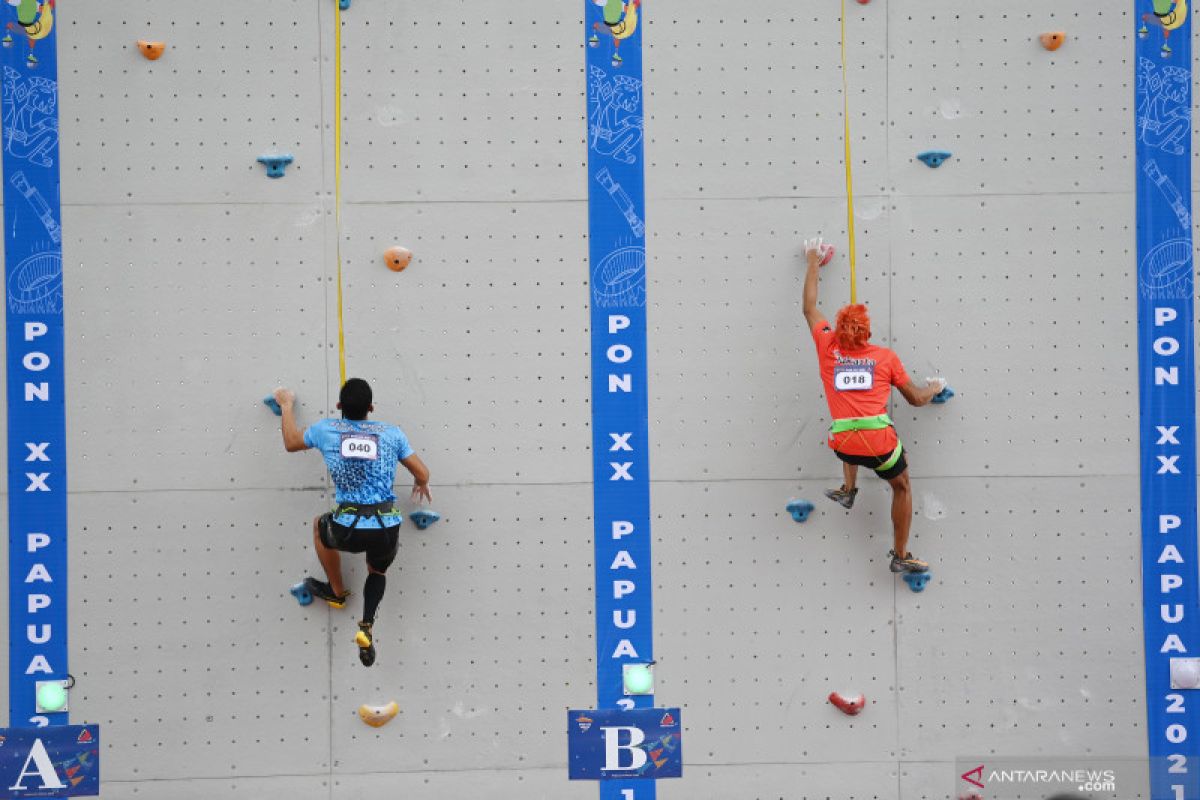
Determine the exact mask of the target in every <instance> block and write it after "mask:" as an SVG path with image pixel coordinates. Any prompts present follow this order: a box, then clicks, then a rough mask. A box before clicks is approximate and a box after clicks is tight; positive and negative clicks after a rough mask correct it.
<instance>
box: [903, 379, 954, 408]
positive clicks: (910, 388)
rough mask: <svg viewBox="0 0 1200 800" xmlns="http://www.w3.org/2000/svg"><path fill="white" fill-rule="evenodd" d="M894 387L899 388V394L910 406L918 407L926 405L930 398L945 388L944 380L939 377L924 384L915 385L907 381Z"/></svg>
mask: <svg viewBox="0 0 1200 800" xmlns="http://www.w3.org/2000/svg"><path fill="white" fill-rule="evenodd" d="M896 388H897V389H899V390H900V394H902V395H904V399H905V400H907V401H908V404H909V405H910V406H918V407H919V406H924V405H928V404H929V401H930V400H932V399H933V398H935V397H937V395H938V393H939V392H940V391H942V389H945V388H946V382H945V381H944V380H941V379H932V380H929V381H927V382H926V383H925V385H924V386H917V385H916V384H915V383H913V382H912V381H909V382H908V383H906V384H904V385H903V386H897V387H896Z"/></svg>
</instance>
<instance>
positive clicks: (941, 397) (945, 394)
mask: <svg viewBox="0 0 1200 800" xmlns="http://www.w3.org/2000/svg"><path fill="white" fill-rule="evenodd" d="M951 397H954V390H953V389H951V388H950V387H949V386H947V387H946V388H945V389H942V390H941V391H940V392H938V393H937V394H935V395H934V396H933V399H932V400H930V401H929V402H931V403H937V404H938V405H939V406H940V405H941V404H942V403H945V402H947V401H948V400H949V399H950V398H951Z"/></svg>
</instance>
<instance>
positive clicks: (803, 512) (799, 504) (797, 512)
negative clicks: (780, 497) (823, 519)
mask: <svg viewBox="0 0 1200 800" xmlns="http://www.w3.org/2000/svg"><path fill="white" fill-rule="evenodd" d="M813 508H815V506H813V504H812V503H810V502H808V501H807V500H792V501H791V502H789V503H788V504H787V510H788V513H789V514H791V515H792V519H794V520H796V522H807V521H808V515H809V514H811V513H812V512H813Z"/></svg>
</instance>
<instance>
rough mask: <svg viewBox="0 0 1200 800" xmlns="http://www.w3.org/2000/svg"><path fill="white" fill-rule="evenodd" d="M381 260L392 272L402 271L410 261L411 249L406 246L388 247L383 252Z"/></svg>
mask: <svg viewBox="0 0 1200 800" xmlns="http://www.w3.org/2000/svg"><path fill="white" fill-rule="evenodd" d="M383 260H384V262H385V263H386V264H387V267H388V269H390V270H391V271H392V272H402V271H403V270H404V268H405V267H407V266H408V262H410V261H412V251H411V250H409V249H408V248H407V247H400V246H396V247H389V248H388V250H387V252H386V253H384V254H383Z"/></svg>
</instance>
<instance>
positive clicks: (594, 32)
mask: <svg viewBox="0 0 1200 800" xmlns="http://www.w3.org/2000/svg"><path fill="white" fill-rule="evenodd" d="M584 20H585V25H586V27H585V32H584V35H585V36H586V37H587V44H588V46H587V48H586V52H587V115H588V127H587V131H588V246H589V271H590V285H591V325H592V469H593V473H592V476H593V477H592V481H593V486H594V509H595V515H594V519H595V558H596V688H597V694H598V697H597V702H598V705H597V708H598V709H614V708H624V709H633V708H635V707H636V708H652V707H653V706H654V697H653V696H652V695H642V696H637V697H626V696H625V694H624V680H623V665H625V664H646V663H650V662H652V661H653V660H654V653H653V627H652V624H651V613H652V610H653V606H652V604H651V592H650V589H651V580H650V568H651V562H650V474H649V469H650V463H649V461H650V460H649V453H650V443H649V440H648V427H649V426H648V424H647V416H648V406H647V398H648V392H647V389H646V224H645V221H644V220H645V176H644V166H643V152H642V132H643V128H644V117H643V112H642V100H643V88H642V30H643V24H642V23H643V20H642V8H641V0H584ZM600 797H601V799H602V800H653V798H654V797H655V782H654V781H653V780H640V781H639V780H621V779H613V780H604V781H601V783H600Z"/></svg>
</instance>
